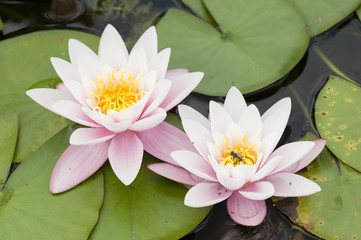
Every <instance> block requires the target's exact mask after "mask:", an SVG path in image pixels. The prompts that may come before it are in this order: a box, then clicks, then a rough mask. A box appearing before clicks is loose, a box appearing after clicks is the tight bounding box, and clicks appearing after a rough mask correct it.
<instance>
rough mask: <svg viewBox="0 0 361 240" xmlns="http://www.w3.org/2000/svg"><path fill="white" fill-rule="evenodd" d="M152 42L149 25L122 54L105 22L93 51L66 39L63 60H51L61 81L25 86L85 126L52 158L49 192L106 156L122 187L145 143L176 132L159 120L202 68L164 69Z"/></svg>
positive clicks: (165, 55) (163, 57)
mask: <svg viewBox="0 0 361 240" xmlns="http://www.w3.org/2000/svg"><path fill="white" fill-rule="evenodd" d="M157 48H158V47H157V35H156V30H155V28H154V27H150V28H149V29H148V30H147V31H146V32H145V33H144V34H143V35H142V36H141V37H140V39H139V40H138V41H137V42H136V44H135V45H134V47H133V48H132V50H131V51H130V53H128V51H127V48H126V46H125V44H124V42H123V40H122V38H121V36H120V35H119V33H118V32H117V30H116V29H115V28H114V27H113V26H111V25H108V26H107V27H106V28H105V30H104V32H103V34H102V36H101V39H100V43H99V51H98V55H97V54H95V53H94V52H93V51H92V50H90V49H89V48H88V47H87V46H85V45H84V44H83V43H81V42H79V41H77V40H74V39H71V40H69V56H70V62H67V61H64V60H62V59H59V58H51V62H52V64H53V66H54V68H55V71H56V72H57V73H58V75H59V77H60V78H61V80H62V81H63V84H60V85H59V86H57V89H32V90H29V91H27V92H26V93H27V94H28V95H29V96H30V97H31V98H32V99H33V100H35V101H36V102H37V103H39V104H40V105H42V106H44V107H45V108H47V109H49V110H51V111H53V112H55V113H57V114H59V115H61V116H63V117H65V118H68V119H70V120H72V121H74V122H77V123H79V124H82V125H84V126H86V127H82V128H78V129H77V130H75V131H74V132H73V134H72V135H71V137H70V144H71V145H70V146H69V147H68V148H67V149H66V150H65V152H64V153H63V154H62V156H61V157H60V159H59V160H58V162H57V164H56V166H55V168H54V170H53V173H52V176H51V180H50V190H51V192H52V193H59V192H63V191H66V190H68V189H70V188H72V187H74V186H76V185H77V184H79V183H80V182H82V181H84V180H85V179H87V178H88V177H89V176H91V175H92V174H93V173H94V172H96V171H97V170H98V169H99V168H100V167H101V166H102V165H103V164H104V162H105V161H106V160H107V159H109V162H110V165H111V167H112V169H113V170H114V173H115V174H116V175H117V177H118V178H119V179H120V180H121V181H122V182H123V183H124V184H125V185H129V184H130V183H132V182H133V180H134V179H135V177H136V176H137V174H138V172H139V169H140V166H141V162H142V158H143V150H144V149H145V150H147V147H148V146H147V145H149V143H152V142H153V141H158V142H159V143H160V144H162V141H165V142H164V145H167V144H168V140H169V139H168V138H169V137H166V136H168V135H171V136H176V135H182V134H181V133H179V131H178V130H176V129H174V128H175V127H173V126H171V125H169V124H167V123H165V122H164V121H163V120H164V119H165V117H166V111H168V110H169V109H171V108H173V107H174V106H175V105H177V104H178V103H179V102H180V101H181V100H183V99H184V98H185V97H186V96H187V95H188V94H189V93H190V92H191V91H192V90H193V89H194V88H195V87H196V86H197V85H198V83H199V82H200V80H201V79H202V77H203V73H200V72H193V73H189V72H188V70H186V69H174V70H170V71H167V67H168V62H169V57H170V49H169V48H167V49H164V50H162V51H161V52H159V53H158V49H157ZM173 133H175V134H173ZM184 135H185V134H184ZM171 150H172V148H171V149H170V150H169V151H171ZM173 150H174V149H173Z"/></svg>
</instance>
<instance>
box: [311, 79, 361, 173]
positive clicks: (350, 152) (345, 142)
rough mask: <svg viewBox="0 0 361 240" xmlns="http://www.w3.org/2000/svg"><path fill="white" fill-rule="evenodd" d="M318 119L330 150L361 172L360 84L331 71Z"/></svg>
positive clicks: (317, 109) (318, 107)
mask: <svg viewBox="0 0 361 240" xmlns="http://www.w3.org/2000/svg"><path fill="white" fill-rule="evenodd" d="M315 120H316V125H317V129H318V131H319V133H320V135H321V137H323V138H327V147H328V148H329V149H330V151H331V152H332V153H333V154H335V156H336V157H337V158H338V159H340V160H341V161H343V162H344V163H346V164H347V165H349V166H351V167H353V168H355V169H357V170H358V171H360V172H361V160H360V159H361V145H360V144H361V129H360V128H359V127H357V126H360V124H361V88H360V86H359V85H358V84H355V83H352V82H350V81H347V80H344V79H342V78H340V77H337V76H333V75H331V76H330V78H329V79H328V81H327V83H326V85H325V86H324V87H323V88H322V90H321V91H320V93H319V94H318V97H317V100H316V104H315Z"/></svg>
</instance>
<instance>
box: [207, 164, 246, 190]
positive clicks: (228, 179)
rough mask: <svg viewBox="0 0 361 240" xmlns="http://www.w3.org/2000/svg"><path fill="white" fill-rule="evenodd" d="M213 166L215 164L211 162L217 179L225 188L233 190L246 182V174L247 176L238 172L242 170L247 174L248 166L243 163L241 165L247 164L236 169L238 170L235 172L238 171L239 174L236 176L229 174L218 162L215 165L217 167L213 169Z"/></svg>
mask: <svg viewBox="0 0 361 240" xmlns="http://www.w3.org/2000/svg"><path fill="white" fill-rule="evenodd" d="M215 166H216V165H215V164H214V163H212V167H213V169H214V171H215V172H216V174H217V179H218V181H219V182H220V183H221V184H222V185H223V186H224V187H226V188H227V189H230V190H232V191H235V190H238V189H240V188H241V187H243V185H244V184H246V183H247V181H246V179H245V178H246V177H247V178H248V175H247V176H245V175H242V174H241V173H240V172H241V171H243V172H242V173H244V174H247V173H248V171H247V170H249V169H250V166H247V165H243V166H247V167H242V168H239V169H237V170H238V171H237V172H238V173H240V174H238V176H237V177H236V176H230V173H229V172H228V170H227V169H225V168H224V167H222V166H220V165H219V164H217V166H218V168H217V169H215Z"/></svg>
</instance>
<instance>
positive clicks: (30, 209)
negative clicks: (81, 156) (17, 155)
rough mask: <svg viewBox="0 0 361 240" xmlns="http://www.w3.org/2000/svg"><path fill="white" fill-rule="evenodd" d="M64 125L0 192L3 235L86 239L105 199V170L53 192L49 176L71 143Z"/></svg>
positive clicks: (0, 234) (12, 175)
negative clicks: (64, 190)
mask: <svg viewBox="0 0 361 240" xmlns="http://www.w3.org/2000/svg"><path fill="white" fill-rule="evenodd" d="M70 133H71V131H70V130H69V129H64V130H63V131H61V132H60V133H59V134H57V135H56V136H55V137H53V138H52V139H50V140H49V141H48V142H47V143H46V144H44V145H43V146H42V147H40V148H39V149H38V150H37V151H36V152H35V153H33V154H32V155H31V156H30V157H28V158H27V159H26V161H24V162H23V163H22V164H20V166H19V167H18V168H17V169H16V170H15V171H14V172H13V173H12V174H11V176H10V178H9V180H8V182H7V183H6V185H5V188H4V189H3V191H2V192H0V225H1V228H0V236H1V239H9V240H12V239H14V240H17V239H50V238H51V239H54V240H56V239H59V240H63V239H74V240H75V239H86V238H87V237H88V235H89V233H90V231H91V230H92V229H93V227H94V225H95V223H96V221H97V219H98V214H99V209H100V206H101V204H102V201H103V177H102V174H101V172H98V173H97V174H95V175H93V176H92V177H90V178H89V179H88V180H87V181H85V182H84V183H82V184H81V185H79V186H78V187H76V188H74V189H73V190H70V191H68V192H66V193H63V194H59V195H52V194H51V193H50V191H49V180H50V175H51V172H52V170H53V168H54V165H55V163H56V161H57V160H58V158H59V156H60V155H61V154H62V152H63V151H64V149H65V148H66V147H67V145H68V139H69V135H70Z"/></svg>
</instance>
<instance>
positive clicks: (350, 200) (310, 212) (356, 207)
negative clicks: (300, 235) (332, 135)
mask: <svg viewBox="0 0 361 240" xmlns="http://www.w3.org/2000/svg"><path fill="white" fill-rule="evenodd" d="M314 138H315V136H314V135H312V134H307V136H306V139H307V140H312V139H314ZM300 174H301V175H303V176H305V177H307V178H309V179H311V180H312V181H315V182H316V183H317V184H318V185H320V187H321V189H322V190H321V192H319V193H316V194H313V195H311V196H306V197H299V198H288V199H283V200H279V201H278V202H276V206H277V207H278V208H279V209H280V210H281V211H282V212H283V213H285V214H286V215H288V217H289V218H291V219H292V221H294V222H295V223H297V224H298V225H300V226H303V227H304V228H305V229H306V230H308V231H310V232H311V233H313V234H315V235H317V236H318V237H320V238H322V239H358V238H360V237H361V229H360V227H359V226H360V222H361V199H360V197H361V188H360V183H361V174H360V173H359V172H357V171H355V170H353V169H351V168H349V167H347V166H346V165H344V164H343V163H342V162H340V163H339V165H338V164H336V162H335V160H334V159H333V157H332V155H331V154H330V153H329V151H328V150H327V149H324V150H323V151H322V153H321V154H320V156H319V157H317V158H316V159H315V160H314V161H313V162H312V163H311V164H310V165H309V166H307V171H305V172H301V173H300ZM345 220H346V221H345Z"/></svg>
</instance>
